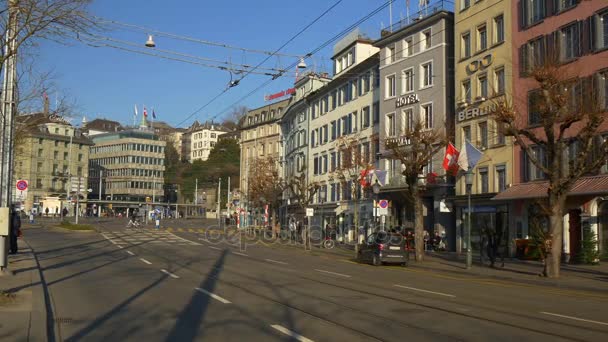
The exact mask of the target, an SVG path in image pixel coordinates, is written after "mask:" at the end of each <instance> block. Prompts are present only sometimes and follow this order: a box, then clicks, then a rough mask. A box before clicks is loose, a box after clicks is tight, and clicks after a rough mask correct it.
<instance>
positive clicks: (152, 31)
mask: <svg viewBox="0 0 608 342" xmlns="http://www.w3.org/2000/svg"><path fill="white" fill-rule="evenodd" d="M94 18H96V19H97V20H99V21H100V22H101V23H111V24H114V25H117V26H123V27H130V28H135V29H137V30H138V32H144V33H147V34H154V35H157V36H162V37H168V38H173V39H178V40H184V41H189V42H194V43H200V44H204V45H210V46H216V47H221V48H225V49H232V50H240V51H244V52H251V53H257V54H263V55H276V56H283V57H301V56H300V55H291V54H286V53H273V52H272V51H265V50H259V49H250V48H244V47H239V46H234V45H229V44H225V43H218V42H212V41H208V40H203V39H198V38H192V37H188V36H183V35H178V34H174V33H168V32H163V31H159V30H155V29H152V28H148V27H145V26H140V25H135V24H128V23H123V22H119V21H116V20H111V19H105V18H102V17H94Z"/></svg>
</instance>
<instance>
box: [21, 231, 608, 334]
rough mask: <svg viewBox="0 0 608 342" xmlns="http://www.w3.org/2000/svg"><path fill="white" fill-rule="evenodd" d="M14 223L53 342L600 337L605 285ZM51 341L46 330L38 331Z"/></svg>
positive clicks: (196, 235)
mask: <svg viewBox="0 0 608 342" xmlns="http://www.w3.org/2000/svg"><path fill="white" fill-rule="evenodd" d="M51 226H52V224H50V223H48V222H47V223H43V225H42V227H39V228H26V229H25V236H26V239H27V242H28V243H29V244H30V245H31V247H32V249H33V251H34V253H35V255H36V257H37V259H38V261H39V263H40V267H41V270H42V275H43V276H42V277H41V279H42V282H43V285H44V287H45V288H46V290H47V292H48V298H47V299H46V302H47V303H46V304H47V311H48V312H47V315H48V317H47V322H53V323H52V324H49V325H48V326H47V332H51V333H52V334H54V336H55V337H56V339H55V340H57V341H79V340H86V341H106V340H118V341H120V340H127V339H129V340H147V341H192V340H213V341H217V340H222V341H225V340H230V341H243V340H248V341H268V340H290V339H291V340H300V341H310V340H312V341H343V340H348V341H368V340H381V341H402V340H404V339H405V338H413V339H414V340H417V341H423V340H433V341H436V340H467V341H482V340H488V339H492V340H514V339H517V340H522V341H523V340H526V341H528V340H530V341H531V340H548V339H551V340H554V341H558V340H577V341H603V340H606V338H608V320H606V319H605V317H606V312H607V310H606V304H607V303H608V293H606V291H603V292H602V291H595V292H594V291H580V290H576V289H568V288H556V287H551V286H537V285H526V284H518V283H514V282H507V281H502V280H496V279H486V278H480V277H475V276H455V275H453V274H451V273H442V272H430V271H424V270H423V269H419V268H417V267H415V263H413V262H412V266H411V267H407V268H404V267H401V266H381V267H374V266H371V265H362V264H358V263H356V262H355V261H353V260H350V259H349V258H347V257H340V256H335V255H332V254H327V255H322V256H318V255H314V256H313V255H308V254H310V253H309V252H304V251H303V250H301V249H298V248H290V247H284V246H279V245H270V246H264V245H261V244H258V245H255V246H251V245H248V246H246V248H239V247H238V246H235V245H229V244H227V243H223V242H221V243H217V242H210V241H209V240H208V239H206V238H205V236H210V234H207V235H205V234H201V233H200V232H199V231H197V230H194V232H190V231H189V229H182V232H179V231H177V230H178V229H179V227H177V226H176V227H173V228H172V229H171V230H176V232H175V233H172V232H170V231H167V230H166V229H161V230H158V231H157V230H154V229H152V228H143V229H130V228H129V229H127V228H124V222H123V221H122V220H121V221H116V222H104V223H100V224H97V226H96V229H98V232H71V231H66V230H62V229H57V228H50V227H51ZM49 340H52V339H49Z"/></svg>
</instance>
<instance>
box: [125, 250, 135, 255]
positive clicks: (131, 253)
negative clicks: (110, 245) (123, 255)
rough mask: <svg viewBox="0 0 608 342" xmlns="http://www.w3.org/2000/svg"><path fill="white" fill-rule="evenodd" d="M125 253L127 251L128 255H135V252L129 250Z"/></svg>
mask: <svg viewBox="0 0 608 342" xmlns="http://www.w3.org/2000/svg"><path fill="white" fill-rule="evenodd" d="M127 253H129V254H130V255H135V253H133V252H131V251H127Z"/></svg>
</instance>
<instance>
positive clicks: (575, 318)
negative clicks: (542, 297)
mask: <svg viewBox="0 0 608 342" xmlns="http://www.w3.org/2000/svg"><path fill="white" fill-rule="evenodd" d="M540 313H541V314H544V315H550V316H556V317H562V318H568V319H573V320H575V321H581V322H587V323H594V324H601V325H608V323H605V322H598V321H592V320H589V319H583V318H578V317H572V316H565V315H559V314H555V313H551V312H545V311H541V312H540Z"/></svg>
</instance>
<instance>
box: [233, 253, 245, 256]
mask: <svg viewBox="0 0 608 342" xmlns="http://www.w3.org/2000/svg"><path fill="white" fill-rule="evenodd" d="M232 254H236V255H240V256H249V255H247V254H245V253H239V252H232Z"/></svg>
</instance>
